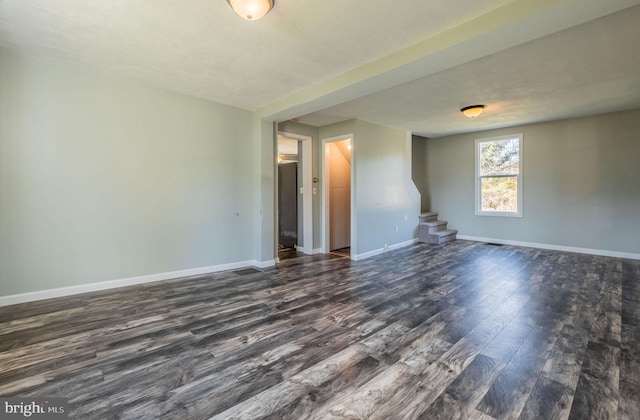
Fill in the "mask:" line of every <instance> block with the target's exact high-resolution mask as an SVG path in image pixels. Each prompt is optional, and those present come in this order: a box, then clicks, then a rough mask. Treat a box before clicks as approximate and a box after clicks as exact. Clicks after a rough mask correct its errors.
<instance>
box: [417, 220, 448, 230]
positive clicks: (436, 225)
mask: <svg viewBox="0 0 640 420" xmlns="http://www.w3.org/2000/svg"><path fill="white" fill-rule="evenodd" d="M419 228H420V229H427V232H428V233H434V232H438V231H440V230H445V229H446V228H447V222H445V221H444V220H436V221H434V222H423V223H420V225H419Z"/></svg>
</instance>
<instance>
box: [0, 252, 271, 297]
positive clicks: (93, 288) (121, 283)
mask: <svg viewBox="0 0 640 420" xmlns="http://www.w3.org/2000/svg"><path fill="white" fill-rule="evenodd" d="M252 266H253V267H258V268H267V267H273V266H275V260H270V261H256V260H249V261H239V262H235V263H229V264H220V265H212V266H209V267H200V268H191V269H187V270H178V271H171V272H168V273H157V274H149V275H145V276H138V277H129V278H125V279H118V280H108V281H101V282H98V283H89V284H79V285H77V286H68V287H60V288H57V289H49V290H38V291H36V292H28V293H20V294H17V295H9V296H0V307H1V306H9V305H15V304H18V303H25V302H33V301H37V300H43V299H52V298H58V297H64V296H71V295H77V294H79V293H88V292H97V291H100V290H107V289H115V288H118V287H125V286H134V285H137V284H144V283H151V282H154V281H162V280H171V279H177V278H181V277H191V276H199V275H202V274H209V273H216V272H220V271H228V270H237V269H239V268H246V267H252Z"/></svg>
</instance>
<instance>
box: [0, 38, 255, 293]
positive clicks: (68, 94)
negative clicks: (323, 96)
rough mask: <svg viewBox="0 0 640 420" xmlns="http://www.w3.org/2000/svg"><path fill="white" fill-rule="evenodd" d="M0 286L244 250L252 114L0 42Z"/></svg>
mask: <svg viewBox="0 0 640 420" xmlns="http://www.w3.org/2000/svg"><path fill="white" fill-rule="evenodd" d="M0 92H1V93H2V94H1V95H0V296H6V295H11V294H17V293H23V292H30V291H37V290H46V289H53V288H59V287H65V286H73V285H79V284H86V283H93V282H99V281H105V280H115V279H122V278H128V277H133V276H140V275H148V274H155V273H164V272H170V271H176V270H183V269H189V268H199V267H208V266H214V265H219V264H225V263H231V262H239V261H247V260H251V259H252V257H253V251H252V248H251V244H252V243H254V242H255V241H254V236H253V234H252V231H253V229H252V228H253V226H254V224H253V221H252V215H251V211H252V207H253V191H254V190H253V188H254V184H253V174H254V172H253V166H254V165H253V159H254V155H253V154H252V153H248V150H251V145H252V115H251V113H250V112H248V111H244V110H240V109H237V108H232V107H228V106H224V105H220V104H215V103H211V102H207V101H204V100H200V99H196V98H192V97H189V96H185V95H180V94H175V93H172V92H169V91H165V90H161V89H156V88H153V87H150V86H147V85H145V84H142V83H139V82H136V81H132V80H127V79H120V78H116V77H111V76H108V75H105V74H102V73H98V72H94V71H92V70H88V69H84V68H79V67H74V66H71V65H66V64H63V63H60V62H56V61H51V60H45V59H37V58H33V57H28V56H23V55H20V54H17V53H14V52H10V51H8V50H4V49H0Z"/></svg>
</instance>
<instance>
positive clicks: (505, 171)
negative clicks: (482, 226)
mask: <svg viewBox="0 0 640 420" xmlns="http://www.w3.org/2000/svg"><path fill="white" fill-rule="evenodd" d="M521 143H522V136H521V135H514V136H507V137H500V138H495V139H482V140H476V157H477V161H476V162H477V174H476V213H477V214H492V215H505V216H520V215H521V198H522V194H521V183H520V176H521V169H520V167H521V164H520V157H521V156H520V151H521V150H520V149H521Z"/></svg>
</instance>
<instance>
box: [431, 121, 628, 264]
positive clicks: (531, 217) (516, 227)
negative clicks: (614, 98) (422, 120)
mask: <svg viewBox="0 0 640 420" xmlns="http://www.w3.org/2000/svg"><path fill="white" fill-rule="evenodd" d="M513 133H522V134H523V136H524V146H523V157H522V159H523V167H524V169H523V183H524V190H523V192H524V206H523V207H524V208H523V211H524V217H523V218H502V217H484V216H476V215H475V214H474V200H475V195H474V140H475V139H478V138H487V137H494V136H500V135H506V134H513ZM424 153H425V159H426V162H427V179H428V184H429V194H430V199H431V208H432V209H433V210H434V211H437V212H439V213H440V218H441V219H443V220H447V221H449V226H450V227H451V228H453V229H458V230H459V231H460V234H461V235H470V236H475V237H483V238H496V239H503V240H513V241H521V242H531V243H541V244H551V245H557V246H566V247H576V248H587V249H595V250H605V251H614V252H626V253H636V254H637V253H640V239H639V238H640V217H638V215H639V214H640V110H633V111H626V112H617V113H610V114H603V115H596V116H592V117H586V118H577V119H569V120H561V121H554V122H547V123H540V124H533V125H525V126H520V127H513V128H506V129H499V130H491V131H485V132H480V133H470V134H462V135H455V136H450V137H444V138H438V139H431V140H427V148H426V150H425V152H424Z"/></svg>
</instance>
